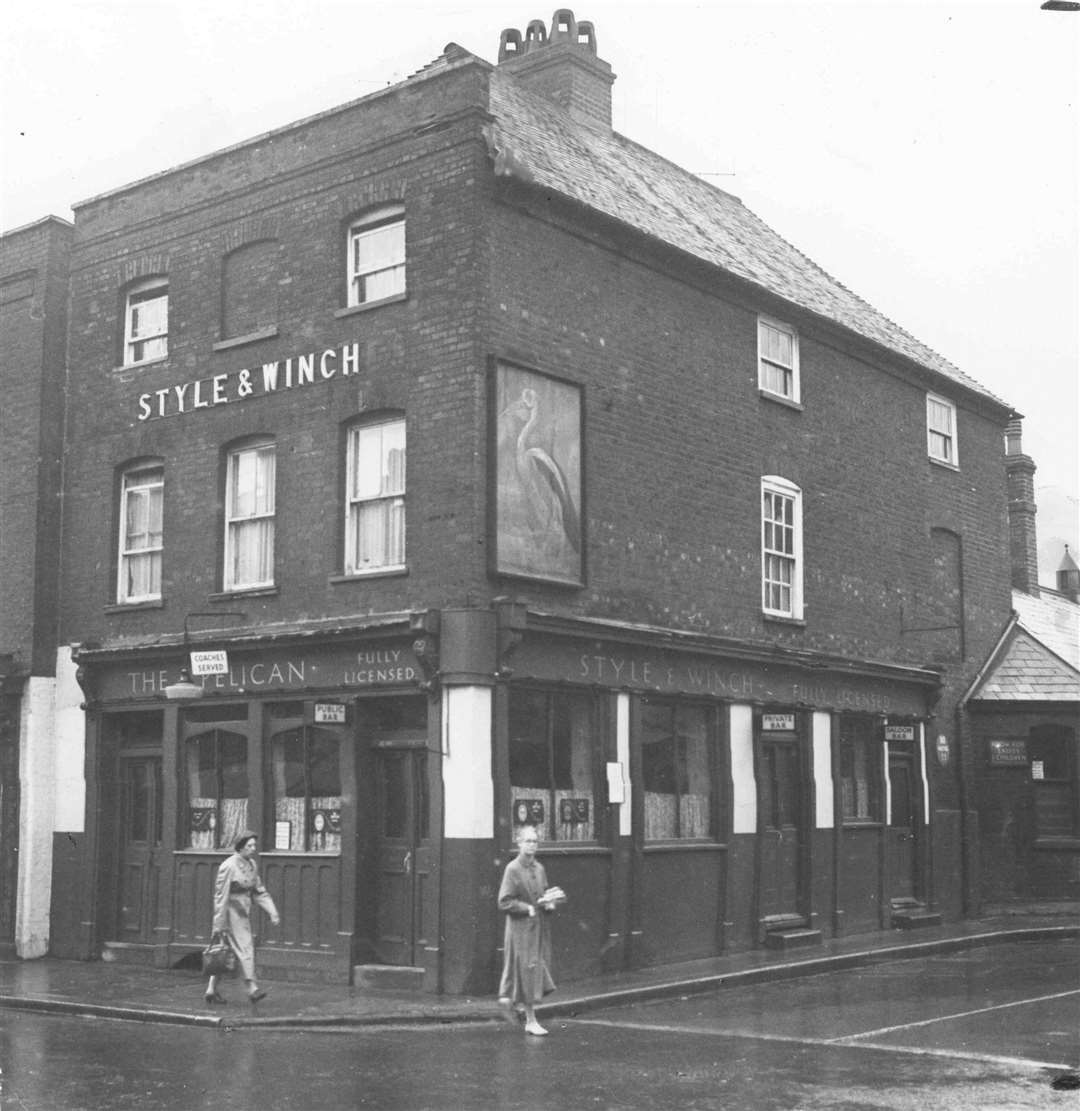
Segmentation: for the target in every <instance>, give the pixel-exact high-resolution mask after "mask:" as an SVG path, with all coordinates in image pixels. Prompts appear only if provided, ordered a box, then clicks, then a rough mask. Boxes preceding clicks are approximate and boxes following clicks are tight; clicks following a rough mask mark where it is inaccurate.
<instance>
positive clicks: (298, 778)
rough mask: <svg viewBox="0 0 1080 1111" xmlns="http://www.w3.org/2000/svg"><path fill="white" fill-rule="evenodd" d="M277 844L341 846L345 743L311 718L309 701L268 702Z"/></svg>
mask: <svg viewBox="0 0 1080 1111" xmlns="http://www.w3.org/2000/svg"><path fill="white" fill-rule="evenodd" d="M268 710H269V720H270V730H271V736H270V769H271V780H272V783H273V792H274V798H273V813H274V841H273V846H274V848H275V849H281V850H285V849H288V850H291V851H293V852H313V853H337V852H340V851H341V743H340V741H339V739H338V735H337V733H336V732H335V731H334V730H333V729H330V728H327V727H322V726H318V725H310V724H305V722H304V720H303V719H304V703H303V702H275V703H271V704H270V706H269V707H268Z"/></svg>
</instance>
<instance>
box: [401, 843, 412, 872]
mask: <svg viewBox="0 0 1080 1111" xmlns="http://www.w3.org/2000/svg"><path fill="white" fill-rule="evenodd" d="M402 867H403V868H404V869H405V875H407V876H411V875H412V849H410V850H409V851H408V852H407V853H406V854H405V859H404V860H403V861H402Z"/></svg>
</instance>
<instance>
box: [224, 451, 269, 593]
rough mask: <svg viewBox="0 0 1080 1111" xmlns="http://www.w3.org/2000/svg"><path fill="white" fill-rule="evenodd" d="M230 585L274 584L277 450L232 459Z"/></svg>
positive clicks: (240, 454) (243, 453) (241, 453)
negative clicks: (275, 454)
mask: <svg viewBox="0 0 1080 1111" xmlns="http://www.w3.org/2000/svg"><path fill="white" fill-rule="evenodd" d="M229 458H230V464H231V466H230V481H229V507H228V511H229V518H230V524H229V537H228V539H229V558H228V564H227V569H228V574H229V581H228V583H227V584H226V585H228V586H248V585H258V584H261V583H270V582H273V581H274V516H273V514H274V449H273V447H272V446H268V445H264V446H261V447H258V448H250V449H246V450H243V451H237V452H234V453H233V454H232V455H231V456H230V457H229Z"/></svg>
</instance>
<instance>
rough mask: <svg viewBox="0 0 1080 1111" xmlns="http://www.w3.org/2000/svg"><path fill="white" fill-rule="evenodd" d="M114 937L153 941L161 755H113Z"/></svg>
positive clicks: (142, 941) (135, 940)
mask: <svg viewBox="0 0 1080 1111" xmlns="http://www.w3.org/2000/svg"><path fill="white" fill-rule="evenodd" d="M117 771H118V782H119V788H120V792H119V794H120V798H119V802H120V808H119V837H118V851H119V860H118V874H117V896H118V899H117V907H116V927H117V938H116V939H117V940H118V941H128V942H135V943H149V942H151V941H152V940H153V933H154V926H155V925H156V922H155V917H156V908H157V902H158V882H159V879H160V874H161V862H160V859H159V857H160V853H161V831H162V821H161V810H162V786H161V757H160V756H159V755H138V756H135V755H127V754H121V756H120V757H119V767H118V769H117Z"/></svg>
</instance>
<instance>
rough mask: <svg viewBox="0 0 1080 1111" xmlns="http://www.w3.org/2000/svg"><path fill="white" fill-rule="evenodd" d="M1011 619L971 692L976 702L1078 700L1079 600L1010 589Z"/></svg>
mask: <svg viewBox="0 0 1080 1111" xmlns="http://www.w3.org/2000/svg"><path fill="white" fill-rule="evenodd" d="M1013 611H1014V621H1013V623H1012V625H1011V626H1010V628H1009V629H1008V631H1007V632H1006V634H1005V636H1004V637H1003V638H1002V642H1001V644H1000V645H999V646H998V649H997V651H996V653H995V656H994V659H993V662H992V664H991V667H990V668H989V670H988V671H987V673H986V675H985V676H984V677H983V679H982V682H981V683H980V684H979V685H978V687H977V688H976V689H975V691H974V692H973V694H972V696H971V697H972V699H973V700H975V701H979V702H1077V703H1080V606H1078V605H1077V604H1076V603H1075V602H1070V601H1069V600H1068V599H1067V598H1065V597H1063V596H1062V595H1060V594H1051V593H1043V594H1042V595H1041V596H1040V597H1038V598H1036V597H1033V596H1032V595H1030V594H1025V593H1023V592H1022V591H1019V590H1014V591H1013Z"/></svg>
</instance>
